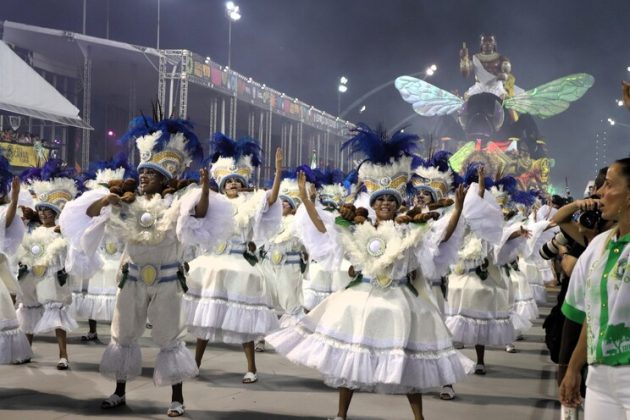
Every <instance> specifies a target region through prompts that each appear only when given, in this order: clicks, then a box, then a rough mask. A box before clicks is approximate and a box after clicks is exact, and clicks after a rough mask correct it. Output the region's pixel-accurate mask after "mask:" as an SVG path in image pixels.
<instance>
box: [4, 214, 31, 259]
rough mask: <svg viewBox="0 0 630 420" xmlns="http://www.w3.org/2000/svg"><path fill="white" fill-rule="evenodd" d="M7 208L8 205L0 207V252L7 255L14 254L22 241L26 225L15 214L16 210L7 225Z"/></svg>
mask: <svg viewBox="0 0 630 420" xmlns="http://www.w3.org/2000/svg"><path fill="white" fill-rule="evenodd" d="M8 209H9V206H8V205H4V206H2V207H0V244H1V245H0V247H1V248H0V252H2V253H3V254H7V256H11V255H13V254H15V252H16V251H17V249H18V247H19V246H20V244H21V243H22V239H23V238H24V232H26V227H25V226H24V222H23V221H22V219H21V218H20V216H19V215H17V211H16V215H15V217H13V221H12V222H11V224H10V225H9V226H8V227H7V226H6V220H7V210H8Z"/></svg>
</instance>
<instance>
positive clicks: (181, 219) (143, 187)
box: [61, 116, 232, 417]
mask: <svg viewBox="0 0 630 420" xmlns="http://www.w3.org/2000/svg"><path fill="white" fill-rule="evenodd" d="M130 140H131V141H133V140H135V143H136V146H137V148H138V150H139V152H140V164H139V165H138V173H139V186H138V190H137V191H136V192H135V193H134V192H132V191H120V190H116V189H115V188H110V189H109V190H108V189H93V190H91V191H87V192H86V193H84V194H83V195H82V196H81V197H80V198H79V199H77V200H75V201H73V202H72V203H70V204H69V205H68V207H66V209H65V211H64V212H63V214H62V217H61V226H62V229H63V231H64V232H66V233H67V234H68V235H69V236H70V237H71V238H72V240H73V246H77V247H79V249H81V250H82V251H83V252H84V253H85V254H86V255H88V256H93V255H94V254H95V253H96V251H97V249H98V248H99V246H100V245H101V244H102V243H103V237H104V235H105V233H106V232H107V231H108V230H111V232H112V233H113V234H114V235H117V236H118V237H119V238H120V239H121V240H122V242H123V243H124V244H125V248H124V251H123V255H122V259H121V263H122V265H121V269H120V271H119V274H118V288H119V290H118V293H117V295H116V306H115V309H114V316H113V319H112V326H111V342H110V343H109V345H108V346H107V348H106V349H105V352H104V354H103V358H102V360H101V365H100V371H101V373H102V374H103V375H105V376H107V377H110V378H112V379H114V380H115V381H116V389H115V391H114V393H113V394H112V395H110V396H109V397H108V398H107V399H105V400H104V401H103V402H102V404H101V407H102V408H104V409H111V408H114V407H117V406H120V405H124V404H125V403H126V401H125V391H126V384H127V381H128V380H131V379H133V378H134V377H136V376H138V375H140V373H141V368H142V357H141V352H140V346H139V344H138V338H139V337H140V336H141V335H142V334H143V333H144V331H145V323H146V322H147V319H148V321H149V322H150V323H151V324H152V326H153V328H152V329H151V336H152V338H153V341H155V342H156V343H157V344H158V345H159V347H160V351H159V353H158V355H157V358H156V361H155V369H154V372H153V381H154V383H155V385H157V386H171V387H172V396H171V404H170V407H169V409H168V411H167V415H168V416H170V417H177V416H181V415H183V414H184V411H185V407H184V396H183V387H182V382H183V381H184V380H186V379H189V378H193V377H195V376H196V375H197V374H198V370H197V366H196V364H195V361H194V358H193V357H192V354H191V353H190V351H189V350H188V349H186V346H185V343H184V337H185V335H186V328H185V325H184V319H183V316H182V311H181V297H182V294H183V293H184V291H185V290H186V276H185V268H184V266H183V263H184V261H183V258H182V254H183V251H184V249H185V247H186V246H187V245H193V244H195V243H196V242H197V241H199V240H202V239H203V241H204V242H205V243H207V244H212V241H213V240H216V241H220V240H222V238H225V237H227V234H228V232H229V231H230V230H231V220H232V219H231V214H230V213H229V207H228V206H227V205H226V203H224V200H223V198H222V197H220V196H219V195H217V194H215V193H211V192H210V191H209V187H208V174H207V172H206V171H205V170H202V171H201V173H200V184H201V188H186V187H187V186H188V182H186V181H181V180H179V181H178V177H179V176H180V175H181V174H182V172H183V171H184V169H185V168H186V167H188V166H189V165H190V164H191V163H192V162H193V161H194V160H195V159H198V158H200V157H201V153H202V152H201V145H200V144H199V141H198V140H197V136H196V135H195V134H194V133H193V131H192V125H191V123H190V122H189V121H186V120H176V119H161V120H159V116H156V117H155V118H154V119H151V118H146V117H138V118H136V119H134V120H133V121H132V123H131V124H130V129H129V131H128V132H127V133H126V134H125V135H124V136H123V138H122V139H121V141H122V142H123V143H125V142H127V141H130ZM121 193H122V196H121ZM208 208H210V211H209V210H208Z"/></svg>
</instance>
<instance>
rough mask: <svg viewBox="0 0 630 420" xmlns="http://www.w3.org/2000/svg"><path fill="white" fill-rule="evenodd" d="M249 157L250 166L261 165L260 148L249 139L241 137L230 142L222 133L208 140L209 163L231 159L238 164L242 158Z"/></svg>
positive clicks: (215, 134) (255, 142)
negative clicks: (224, 158)
mask: <svg viewBox="0 0 630 420" xmlns="http://www.w3.org/2000/svg"><path fill="white" fill-rule="evenodd" d="M248 155H249V156H251V163H252V166H254V167H258V166H259V165H260V164H261V156H262V148H261V147H260V144H258V142H257V141H256V140H254V139H253V138H251V137H241V138H240V139H238V140H232V139H231V138H229V137H228V136H226V135H225V134H223V133H220V132H216V133H214V135H213V136H212V138H211V139H210V153H209V158H210V162H209V163H214V162H216V161H217V160H218V159H219V158H220V157H222V156H223V157H231V158H233V159H234V161H236V162H238V161H239V159H241V158H242V157H243V156H248Z"/></svg>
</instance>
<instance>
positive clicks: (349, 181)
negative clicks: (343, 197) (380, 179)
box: [343, 169, 359, 193]
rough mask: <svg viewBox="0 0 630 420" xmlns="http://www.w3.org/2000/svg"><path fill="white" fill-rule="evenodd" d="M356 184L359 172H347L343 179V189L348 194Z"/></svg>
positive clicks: (355, 170) (356, 170) (354, 170)
mask: <svg viewBox="0 0 630 420" xmlns="http://www.w3.org/2000/svg"><path fill="white" fill-rule="evenodd" d="M357 182H359V170H358V169H353V170H351V171H350V172H348V174H347V175H346V177H345V178H344V179H343V187H344V188H345V189H346V191H348V193H349V192H350V191H351V190H352V185H354V184H356V183H357Z"/></svg>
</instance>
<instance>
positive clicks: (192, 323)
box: [182, 295, 280, 344]
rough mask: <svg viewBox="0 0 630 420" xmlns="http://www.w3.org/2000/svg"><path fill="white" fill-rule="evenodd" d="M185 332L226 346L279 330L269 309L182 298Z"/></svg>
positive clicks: (227, 302)
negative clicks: (226, 344)
mask: <svg viewBox="0 0 630 420" xmlns="http://www.w3.org/2000/svg"><path fill="white" fill-rule="evenodd" d="M182 303H183V310H184V316H185V318H184V319H185V320H186V325H187V326H188V330H189V332H190V333H191V334H193V335H194V336H195V337H197V338H200V339H202V340H209V341H211V342H223V343H228V344H239V343H246V342H248V341H251V340H252V339H254V338H256V337H259V336H262V335H265V334H268V333H269V332H271V331H274V330H276V329H278V328H279V327H280V324H279V323H278V318H277V316H276V314H275V311H274V310H273V308H271V307H268V306H266V305H250V304H245V303H237V302H233V301H228V300H223V299H212V298H201V299H199V298H196V297H193V296H190V295H184V298H183V302H182Z"/></svg>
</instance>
